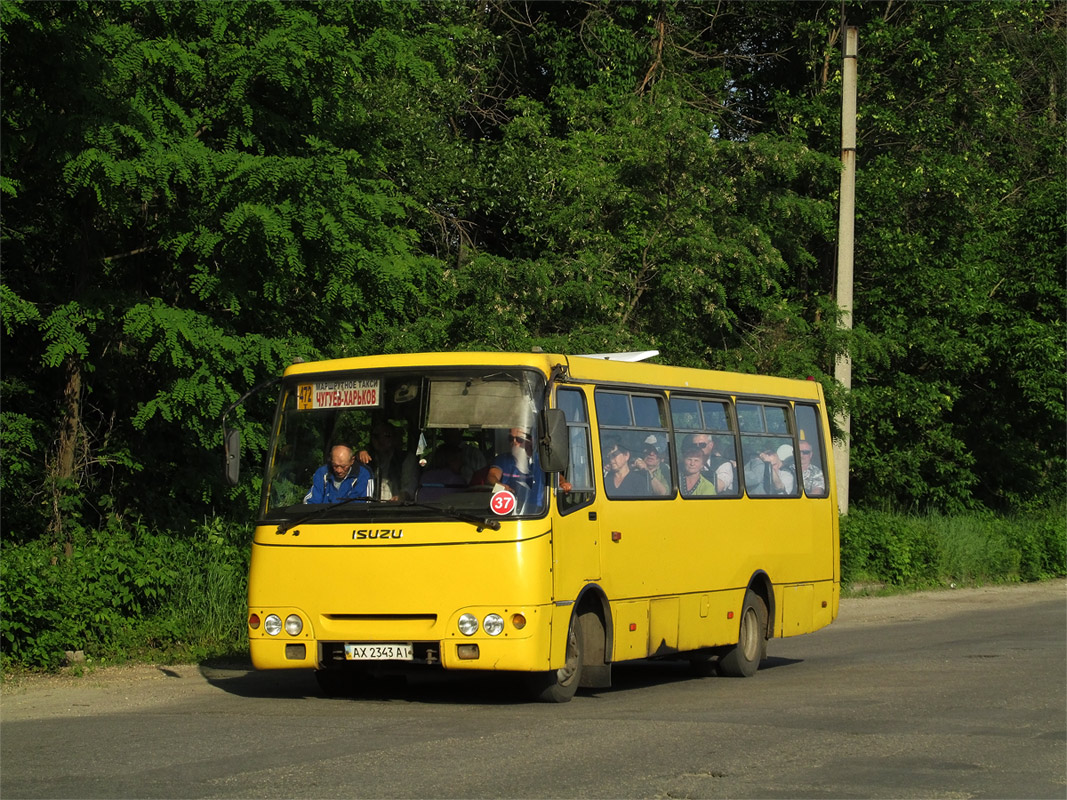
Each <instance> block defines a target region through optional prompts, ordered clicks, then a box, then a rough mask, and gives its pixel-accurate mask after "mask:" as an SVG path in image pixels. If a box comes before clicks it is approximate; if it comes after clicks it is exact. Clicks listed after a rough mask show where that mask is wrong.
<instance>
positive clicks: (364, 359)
mask: <svg viewBox="0 0 1067 800" xmlns="http://www.w3.org/2000/svg"><path fill="white" fill-rule="evenodd" d="M558 364H562V365H564V366H565V367H566V368H567V377H566V378H565V379H564V382H583V383H584V382H596V383H599V384H617V385H619V386H630V387H633V386H650V387H657V388H659V387H662V388H667V389H675V390H683V391H686V390H688V391H713V392H720V393H725V394H742V395H757V396H775V397H789V398H796V399H803V400H821V399H822V387H821V385H820V384H819V383H818V381H814V380H811V379H808V380H801V379H797V378H779V377H774V376H769V375H753V374H748V373H740V372H724V371H719V370H709V369H696V368H692V367H672V366H666V365H663V364H650V363H648V362H645V361H637V362H635V361H623V360H616V359H610V358H605V357H604V354H601V355H599V356H580V355H579V356H575V355H570V356H568V355H563V354H560V353H516V352H499V351H484V352H483V351H467V352H452V351H447V352H434V353H390V354H387V355H372V356H359V357H355V358H339V359H331V360H328V361H308V362H302V363H299V364H293V365H291V366H289V367H288V368H287V369H286V370H285V377H294V376H297V375H316V376H323V375H326V374H329V373H333V372H348V371H350V370H375V369H389V370H397V369H417V368H424V367H525V368H532V369H537V370H539V371H540V372H542V373H543V374H544V375H546V376H548V375H549V374H550V373H551V371H552V368H553V367H554V366H556V365H558Z"/></svg>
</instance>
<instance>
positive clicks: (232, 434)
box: [222, 428, 241, 486]
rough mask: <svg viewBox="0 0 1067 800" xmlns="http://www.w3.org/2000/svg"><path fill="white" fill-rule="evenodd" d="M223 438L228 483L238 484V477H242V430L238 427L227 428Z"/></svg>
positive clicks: (224, 463)
mask: <svg viewBox="0 0 1067 800" xmlns="http://www.w3.org/2000/svg"><path fill="white" fill-rule="evenodd" d="M222 440H223V441H222V449H223V471H224V473H225V475H226V483H228V484H229V485H230V486H236V485H237V479H238V478H240V477H241V432H240V431H239V430H237V429H236V428H226V429H225V430H224V431H223V436H222Z"/></svg>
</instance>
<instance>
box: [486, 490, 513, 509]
mask: <svg viewBox="0 0 1067 800" xmlns="http://www.w3.org/2000/svg"><path fill="white" fill-rule="evenodd" d="M489 507H490V508H491V509H493V513H494V514H510V513H511V512H512V511H514V510H515V495H513V494H512V493H511V492H509V491H508V490H507V489H505V490H504V491H502V492H497V493H496V494H494V495H493V497H492V499H490V500H489Z"/></svg>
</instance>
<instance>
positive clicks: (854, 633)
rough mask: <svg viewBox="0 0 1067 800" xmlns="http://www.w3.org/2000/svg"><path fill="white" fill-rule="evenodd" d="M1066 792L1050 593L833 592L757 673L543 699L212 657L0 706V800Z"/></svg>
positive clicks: (621, 670) (679, 671) (45, 683)
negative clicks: (270, 668)
mask: <svg viewBox="0 0 1067 800" xmlns="http://www.w3.org/2000/svg"><path fill="white" fill-rule="evenodd" d="M1065 796H1067V583H1065V582H1064V581H1054V582H1049V583H1043V584H1036V585H1029V586H1019V587H1009V588H995V589H978V590H969V589H968V590H956V591H945V592H937V593H924V594H918V595H911V596H907V597H902V598H870V599H856V600H848V601H845V602H844V603H843V604H842V610H841V616H840V618H839V619H838V621H837V622H835V623H834V624H833V625H832V626H831V627H829V628H827V629H825V630H823V631H819V632H817V633H815V634H812V635H809V636H802V637H797V638H793V639H786V640H775V641H772V642H771V645H770V649H769V658H768V660H767V661H766V662H764V665H763V668H762V669H761V670H760V672H759V673H757V675H756V676H755V677H754V678H750V679H730V678H719V677H706V678H697V677H693V676H692V674H691V673H690V672H689V671H688V669H687V668H686V667H684V666H682V665H679V664H671V663H654V662H639V663H636V664H632V665H623V666H619V667H617V668H616V671H615V685H614V686H613V687H612V688H611V689H609V690H602V691H598V692H597V693H595V694H584V695H579V696H578V697H576V698H575V699H574V700H573V701H572V702H570V703H568V704H565V705H559V706H551V705H540V704H529V703H522V702H517V701H516V698H515V696H514V695H513V694H512V693H511V692H510V691H509V689H508V687H507V686H506V685H504V684H501V683H500V682H498V681H489V682H488V683H486V682H484V681H476V680H474V679H472V678H471V677H469V676H455V675H449V676H443V677H442V676H431V677H421V676H416V677H415V678H412V679H410V680H408V681H407V682H406V683H405V682H403V681H399V680H397V681H388V682H385V683H384V684H382V685H381V686H380V687H378V689H377V690H375V691H374V692H372V693H370V694H368V695H366V696H365V697H361V698H341V699H325V698H321V697H319V696H318V694H317V690H316V687H315V683H314V680H313V679H312V678H311V676H310V675H308V674H306V673H292V672H285V673H277V672H276V673H251V672H248V671H246V670H244V669H240V668H237V667H231V668H225V667H222V666H217V665H216V666H213V667H207V666H204V667H199V668H198V667H192V666H190V667H139V668H133V669H126V670H106V671H100V672H93V673H91V674H89V675H88V676H86V677H82V678H80V679H76V680H70V679H66V680H64V679H49V680H37V681H23V682H18V683H12V682H8V683H5V685H4V687H3V692H2V695H0V797H3V798H4V800H14V799H15V798H40V797H44V798H68V797H69V798H98V797H99V798H104V797H106V798H201V797H203V798H211V797H233V798H245V797H301V798H328V797H372V798H508V797H514V798H542V797H543V798H549V797H551V798H557V797H575V798H577V797H582V798H601V797H604V798H629V797H633V798H683V797H729V798H750V797H766V798H799V797H805V798H807V797H812V798H822V797H831V798H853V797H857V798H858V797H879V798H880V797H886V798H912V797H921V798H971V797H975V798H1031V797H1034V798H1036V797H1049V798H1059V799H1060V800H1062V798H1064V797H1065Z"/></svg>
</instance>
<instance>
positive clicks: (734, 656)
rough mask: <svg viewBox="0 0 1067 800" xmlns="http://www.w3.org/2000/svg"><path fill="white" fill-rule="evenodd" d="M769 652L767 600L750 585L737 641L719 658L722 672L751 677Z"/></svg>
mask: <svg viewBox="0 0 1067 800" xmlns="http://www.w3.org/2000/svg"><path fill="white" fill-rule="evenodd" d="M766 652H767V604H766V603H765V602H764V601H763V598H762V597H760V596H759V595H758V594H756V593H755V592H754V591H752V590H751V589H749V590H748V591H747V592H745V602H744V605H742V606H741V625H740V627H739V629H738V638H737V644H736V645H735V646H734V647H732V648H730V650H729V652H727V653H726V654H725V655H724V656H723V657H722V658H720V659H719V665H718V669H719V674H720V675H729V676H731V677H734V678H751V677H752V676H753V675H755V674H756V670H758V669H759V663H760V660H762V658H763V656H764V655H765V654H766Z"/></svg>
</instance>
